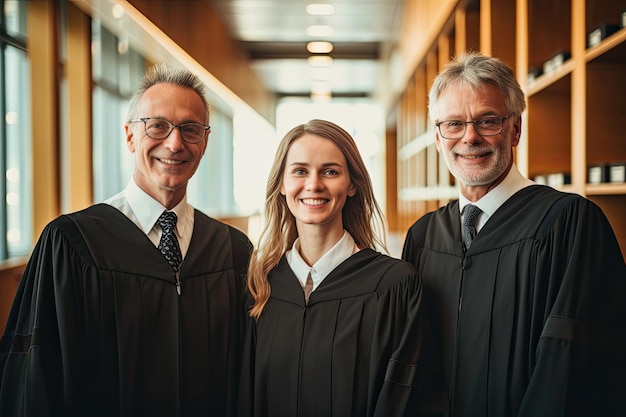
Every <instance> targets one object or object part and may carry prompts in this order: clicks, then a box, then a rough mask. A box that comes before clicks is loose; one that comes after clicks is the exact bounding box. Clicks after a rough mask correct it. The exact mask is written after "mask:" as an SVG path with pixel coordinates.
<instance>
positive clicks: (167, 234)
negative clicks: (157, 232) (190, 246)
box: [157, 211, 183, 272]
mask: <svg viewBox="0 0 626 417" xmlns="http://www.w3.org/2000/svg"><path fill="white" fill-rule="evenodd" d="M177 220H178V217H176V213H174V212H173V211H165V212H163V214H161V217H159V219H158V220H157V223H158V224H159V226H161V229H162V230H163V233H162V234H161V240H160V241H159V250H160V251H161V253H162V254H163V256H164V257H165V259H166V260H167V262H168V263H169V264H170V266H171V267H172V269H173V270H174V272H178V269H179V268H180V263H181V262H182V261H183V255H182V254H181V252H180V246H179V245H178V239H177V238H176V233H175V231H176V221H177Z"/></svg>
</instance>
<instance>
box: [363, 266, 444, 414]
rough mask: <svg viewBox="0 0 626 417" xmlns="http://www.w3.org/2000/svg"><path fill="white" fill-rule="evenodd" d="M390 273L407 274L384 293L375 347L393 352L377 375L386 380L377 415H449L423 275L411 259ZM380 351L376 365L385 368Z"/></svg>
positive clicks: (373, 357) (381, 392)
mask: <svg viewBox="0 0 626 417" xmlns="http://www.w3.org/2000/svg"><path fill="white" fill-rule="evenodd" d="M388 274H403V275H405V278H404V279H402V280H400V281H399V282H398V283H396V284H395V285H394V286H392V287H391V288H390V289H389V290H387V291H386V292H385V293H384V294H382V295H381V297H380V301H379V303H378V317H379V320H378V323H377V324H376V330H375V333H376V337H375V341H374V344H373V347H372V349H373V351H378V352H379V353H380V356H384V354H382V352H384V351H385V350H386V349H388V348H389V349H391V355H390V356H388V357H389V358H390V359H389V361H388V362H386V361H385V362H382V361H381V362H382V363H383V366H382V371H383V373H384V374H383V375H380V376H378V377H376V378H373V379H372V381H373V382H374V383H377V381H383V382H382V387H381V388H380V394H379V395H378V396H377V398H376V399H375V400H376V404H375V410H374V413H373V415H374V416H378V417H401V416H439V415H443V414H442V412H443V407H444V404H447V402H445V401H444V400H445V398H444V395H443V392H444V391H443V389H442V386H443V385H442V384H443V381H442V380H441V379H440V378H438V377H437V375H439V373H438V372H437V370H438V369H439V368H438V364H439V360H438V359H437V358H436V356H437V355H436V354H435V351H434V344H433V343H432V342H433V339H432V337H431V334H430V329H429V327H428V322H427V320H426V319H425V317H426V315H425V312H424V309H423V308H422V282H421V279H420V278H419V276H418V275H417V274H416V273H415V270H414V268H413V266H412V265H410V264H409V263H408V262H399V263H397V264H396V266H395V267H394V268H392V269H391V271H389V272H388ZM379 341H380V343H379ZM385 344H390V346H385ZM380 356H379V355H373V356H372V361H373V362H372V369H377V368H378V369H380V365H377V364H376V363H375V361H378V360H379V357H380ZM385 363H386V367H385ZM373 372H374V371H373Z"/></svg>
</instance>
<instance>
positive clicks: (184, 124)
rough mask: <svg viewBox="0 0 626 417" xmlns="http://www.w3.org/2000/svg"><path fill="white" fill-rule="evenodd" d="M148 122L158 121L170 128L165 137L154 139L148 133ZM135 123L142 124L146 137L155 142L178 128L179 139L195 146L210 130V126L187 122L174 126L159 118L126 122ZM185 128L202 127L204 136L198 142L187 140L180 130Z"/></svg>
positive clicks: (166, 136)
mask: <svg viewBox="0 0 626 417" xmlns="http://www.w3.org/2000/svg"><path fill="white" fill-rule="evenodd" d="M149 120H158V121H160V122H164V123H167V124H168V125H169V127H170V128H169V131H168V132H167V135H165V136H163V137H154V136H152V135H151V134H150V133H148V121H149ZM136 122H143V130H144V132H145V133H146V136H148V137H149V138H151V139H155V140H164V139H167V138H168V137H169V136H170V135H171V134H172V132H173V131H174V128H178V131H179V132H180V136H181V138H183V140H184V141H185V142H187V143H193V144H195V143H200V142H202V141H203V140H204V139H205V138H206V136H207V133H208V132H209V131H210V130H211V126H208V125H203V124H202V123H196V122H189V123H181V124H179V125H175V124H174V123H172V122H170V121H169V120H167V119H161V118H160V117H140V118H137V119H130V120H129V121H128V123H136ZM185 126H200V127H202V128H203V129H204V134H203V135H202V137H201V138H200V139H198V140H195V139H194V140H189V139H187V138H186V137H185V132H184V130H183V129H181V128H184V127H185Z"/></svg>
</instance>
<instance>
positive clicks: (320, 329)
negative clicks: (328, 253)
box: [240, 249, 428, 417]
mask: <svg viewBox="0 0 626 417" xmlns="http://www.w3.org/2000/svg"><path fill="white" fill-rule="evenodd" d="M268 279H269V283H270V285H271V291H272V292H271V297H270V299H269V301H268V303H267V305H266V306H265V308H264V310H263V313H262V314H261V316H260V318H259V319H258V321H256V322H255V321H251V322H250V324H251V328H250V333H249V336H250V338H249V342H250V344H249V346H248V347H249V348H250V351H249V357H248V361H249V363H247V365H246V366H247V367H248V369H247V370H248V378H252V379H251V380H250V381H249V382H250V383H249V385H248V386H246V387H245V388H244V390H245V391H246V392H245V393H244V394H242V398H241V403H242V408H241V409H240V410H241V413H240V415H242V416H243V415H247V416H255V417H281V416H284V417H314V416H318V417H331V416H336V417H350V416H354V417H366V416H372V415H378V416H385V417H394V416H404V415H416V413H417V406H416V405H415V404H416V403H418V402H419V399H420V398H419V396H420V391H421V390H422V389H423V388H424V383H425V379H427V376H426V370H425V366H423V365H424V364H423V363H422V360H424V358H423V356H422V355H421V352H422V350H423V348H422V347H423V344H425V343H427V342H428V340H427V339H426V338H425V336H424V325H425V321H424V319H423V314H422V313H421V309H420V305H421V294H422V291H421V282H420V280H419V278H418V277H417V275H416V274H415V270H414V269H413V267H412V266H411V265H410V264H409V263H407V262H402V261H399V260H397V259H393V258H390V257H388V256H385V255H381V254H379V253H377V252H375V251H373V250H371V249H364V250H361V251H359V252H357V253H356V254H354V255H352V256H351V257H350V258H348V259H347V260H346V261H344V262H343V263H342V264H340V265H339V266H338V267H337V268H336V269H335V270H334V271H332V272H331V273H330V274H329V275H328V276H327V277H326V278H325V279H324V280H323V281H322V283H321V284H320V285H319V286H318V287H317V288H316V290H315V291H313V293H311V296H310V299H309V303H308V305H306V304H305V301H304V293H303V290H302V287H301V285H300V282H299V281H298V279H297V278H296V276H295V275H294V273H293V271H292V270H291V268H290V267H289V264H288V263H287V261H286V258H285V257H283V258H282V260H281V262H280V263H279V264H278V265H277V266H276V268H274V270H272V271H271V273H270V274H269V277H268ZM244 379H245V378H244ZM248 406H249V407H250V409H247V407H248ZM243 407H246V408H245V409H244V408H243Z"/></svg>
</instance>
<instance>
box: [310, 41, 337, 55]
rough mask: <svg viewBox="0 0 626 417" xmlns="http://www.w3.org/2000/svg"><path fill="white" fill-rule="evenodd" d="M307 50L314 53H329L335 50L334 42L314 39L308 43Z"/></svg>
mask: <svg viewBox="0 0 626 417" xmlns="http://www.w3.org/2000/svg"><path fill="white" fill-rule="evenodd" d="M306 50H307V51H309V52H310V53H312V54H328V53H330V52H332V50H333V44H332V43H330V42H325V41H314V42H309V43H307V44H306Z"/></svg>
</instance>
